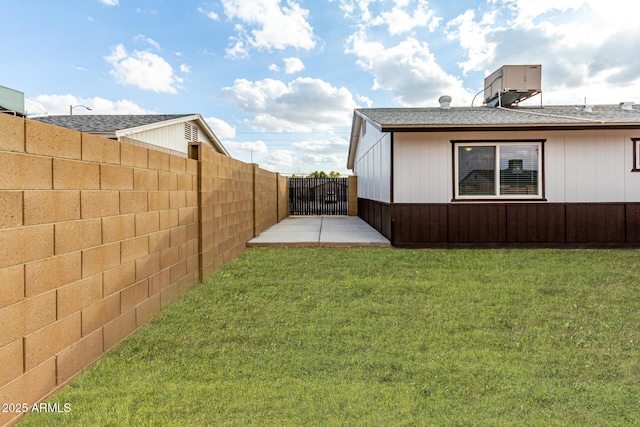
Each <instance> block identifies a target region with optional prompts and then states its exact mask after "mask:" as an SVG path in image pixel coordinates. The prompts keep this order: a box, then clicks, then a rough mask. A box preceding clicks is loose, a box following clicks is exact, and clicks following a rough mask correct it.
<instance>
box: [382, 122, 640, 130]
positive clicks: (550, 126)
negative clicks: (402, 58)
mask: <svg viewBox="0 0 640 427" xmlns="http://www.w3.org/2000/svg"><path fill="white" fill-rule="evenodd" d="M585 129H607V130H612V129H640V123H637V122H633V123H616V122H594V123H588V122H580V123H509V124H496V123H493V124H487V125H482V124H465V125H460V124H456V125H398V124H383V125H381V130H382V131H383V132H486V131H520V130H585Z"/></svg>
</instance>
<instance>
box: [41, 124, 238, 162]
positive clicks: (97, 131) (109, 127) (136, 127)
mask: <svg viewBox="0 0 640 427" xmlns="http://www.w3.org/2000/svg"><path fill="white" fill-rule="evenodd" d="M33 120H38V121H40V122H44V123H48V124H52V125H55V126H60V127H64V128H67V129H72V130H76V131H79V132H86V133H91V134H94V135H99V136H103V137H105V138H119V137H121V136H128V135H131V134H132V133H137V132H142V131H145V130H151V129H155V128H159V127H163V126H168V125H171V124H176V123H182V122H189V121H196V122H198V124H199V125H200V127H201V128H202V129H203V130H204V131H205V133H206V134H207V136H208V137H209V139H211V141H212V143H213V145H214V148H216V149H217V150H218V151H219V152H220V153H222V154H226V155H227V156H228V155H229V153H228V152H227V150H226V149H225V148H224V146H223V145H222V143H221V142H220V141H219V140H218V138H217V137H216V136H215V134H214V133H213V131H212V130H211V129H210V128H209V126H208V125H207V123H206V121H205V120H204V119H203V118H202V116H201V115H200V114H135V115H133V114H126V115H116V114H103V115H100V114H78V115H61V116H41V117H34V118H33Z"/></svg>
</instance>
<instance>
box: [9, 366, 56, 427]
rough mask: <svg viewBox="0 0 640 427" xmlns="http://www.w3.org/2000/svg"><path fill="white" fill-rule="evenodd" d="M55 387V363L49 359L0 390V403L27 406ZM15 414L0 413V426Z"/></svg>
mask: <svg viewBox="0 0 640 427" xmlns="http://www.w3.org/2000/svg"><path fill="white" fill-rule="evenodd" d="M55 387H56V361H55V358H53V357H52V358H50V359H48V360H46V361H45V362H43V363H42V364H40V365H38V366H37V367H36V368H34V369H32V370H30V371H28V372H26V373H25V374H24V375H22V376H20V377H19V378H18V379H16V380H15V381H12V382H10V383H9V384H7V385H6V386H4V387H2V388H0V402H24V403H26V404H27V405H28V406H31V405H33V404H34V403H35V402H37V401H38V400H40V399H41V398H42V397H44V396H46V395H47V394H49V392H51V391H52V390H53V389H54V388H55ZM15 415H16V414H14V413H9V412H0V425H5V424H7V423H9V422H10V421H11V420H13V419H14V418H16V417H15Z"/></svg>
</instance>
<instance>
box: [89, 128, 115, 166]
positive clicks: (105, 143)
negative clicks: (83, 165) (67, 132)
mask: <svg viewBox="0 0 640 427" xmlns="http://www.w3.org/2000/svg"><path fill="white" fill-rule="evenodd" d="M82 160H86V161H89V162H96V163H111V164H116V165H117V164H119V163H120V142H118V141H114V140H112V139H108V138H102V137H100V136H96V135H91V134H88V133H83V134H82Z"/></svg>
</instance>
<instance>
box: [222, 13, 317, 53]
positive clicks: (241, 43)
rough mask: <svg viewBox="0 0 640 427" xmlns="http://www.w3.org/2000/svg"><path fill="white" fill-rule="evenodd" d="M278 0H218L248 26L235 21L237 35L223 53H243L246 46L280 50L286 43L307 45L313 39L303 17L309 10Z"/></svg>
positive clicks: (305, 17) (231, 16)
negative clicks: (248, 28)
mask: <svg viewBox="0 0 640 427" xmlns="http://www.w3.org/2000/svg"><path fill="white" fill-rule="evenodd" d="M280 3H281V2H280V0H263V1H260V2H256V1H255V0H222V5H223V6H224V13H225V14H226V15H227V17H229V18H230V19H238V20H240V21H242V22H243V23H244V24H246V25H247V26H248V27H250V28H251V29H250V30H249V31H247V30H246V29H245V28H244V26H242V25H236V33H237V36H236V37H234V38H232V40H231V41H232V45H233V46H232V47H231V48H229V49H227V54H228V55H229V56H232V57H235V58H242V57H245V56H246V55H247V53H248V51H247V48H248V47H252V48H255V49H266V50H272V49H277V50H282V49H285V48H287V47H294V48H297V49H311V48H313V47H315V45H316V40H315V36H314V34H313V28H312V27H311V25H310V24H309V22H308V21H307V18H308V15H309V11H308V10H307V9H302V8H301V7H300V5H299V4H298V3H296V2H295V1H293V0H288V1H287V5H288V6H285V7H281V5H280Z"/></svg>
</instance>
